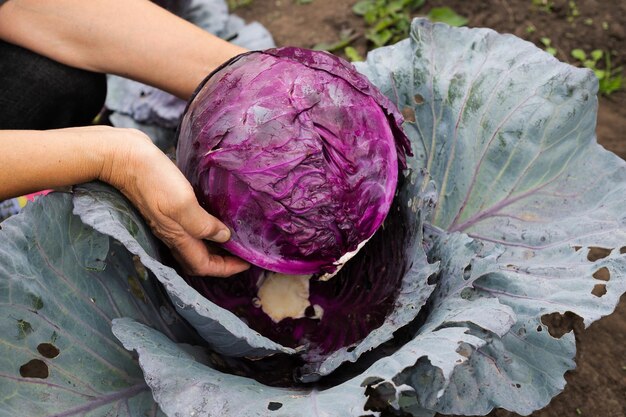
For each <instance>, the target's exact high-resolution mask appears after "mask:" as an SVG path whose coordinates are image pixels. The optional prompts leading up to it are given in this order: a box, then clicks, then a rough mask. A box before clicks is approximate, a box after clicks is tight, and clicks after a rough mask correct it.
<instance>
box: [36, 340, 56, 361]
mask: <svg viewBox="0 0 626 417" xmlns="http://www.w3.org/2000/svg"><path fill="white" fill-rule="evenodd" d="M37 351H38V352H39V353H41V356H43V357H44V358H48V359H54V358H56V357H57V356H59V353H61V351H60V350H59V348H58V347H56V346H54V345H53V344H52V343H40V344H39V346H37Z"/></svg>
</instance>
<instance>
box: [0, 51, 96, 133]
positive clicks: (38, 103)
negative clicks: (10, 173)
mask: <svg viewBox="0 0 626 417" xmlns="http://www.w3.org/2000/svg"><path fill="white" fill-rule="evenodd" d="M105 97H106V76H105V75H104V74H97V73H94V72H89V71H85V70H81V69H77V68H73V67H69V66H67V65H63V64H60V63H58V62H55V61H53V60H50V59H48V58H46V57H43V56H41V55H38V54H36V53H34V52H31V51H28V50H26V49H23V48H20V47H18V46H15V45H11V44H8V43H4V42H2V43H0V128H3V129H54V128H62V127H70V126H82V125H86V124H89V123H91V122H92V120H93V118H94V117H95V116H96V115H97V114H98V112H99V111H100V110H101V109H102V106H103V104H104V100H105Z"/></svg>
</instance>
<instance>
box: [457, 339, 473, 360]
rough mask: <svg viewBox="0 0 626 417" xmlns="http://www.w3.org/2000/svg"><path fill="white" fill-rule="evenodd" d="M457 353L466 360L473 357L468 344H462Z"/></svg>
mask: <svg viewBox="0 0 626 417" xmlns="http://www.w3.org/2000/svg"><path fill="white" fill-rule="evenodd" d="M456 353H458V354H459V355H461V356H463V357H465V358H469V357H470V356H471V355H472V348H471V347H470V345H468V344H466V343H460V344H459V347H458V348H457V349H456Z"/></svg>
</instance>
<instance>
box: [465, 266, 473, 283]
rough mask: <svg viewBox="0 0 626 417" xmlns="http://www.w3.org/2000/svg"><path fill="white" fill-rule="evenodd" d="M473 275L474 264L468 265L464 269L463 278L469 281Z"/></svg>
mask: <svg viewBox="0 0 626 417" xmlns="http://www.w3.org/2000/svg"><path fill="white" fill-rule="evenodd" d="M471 276H472V265H467V266H466V267H465V269H464V270H463V279H464V280H465V281H467V280H468V279H470V277H471Z"/></svg>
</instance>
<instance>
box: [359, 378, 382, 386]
mask: <svg viewBox="0 0 626 417" xmlns="http://www.w3.org/2000/svg"><path fill="white" fill-rule="evenodd" d="M383 381H384V379H382V378H380V377H377V376H370V377H367V378H365V379H364V380H363V382H361V386H362V387H368V386H371V385H376V384H380V383H381V382H383Z"/></svg>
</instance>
